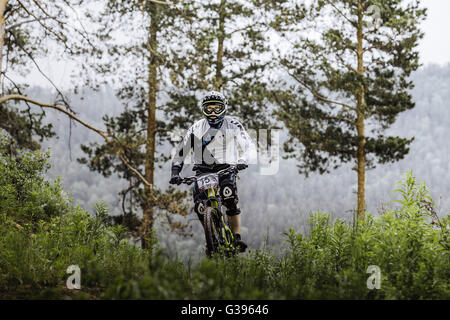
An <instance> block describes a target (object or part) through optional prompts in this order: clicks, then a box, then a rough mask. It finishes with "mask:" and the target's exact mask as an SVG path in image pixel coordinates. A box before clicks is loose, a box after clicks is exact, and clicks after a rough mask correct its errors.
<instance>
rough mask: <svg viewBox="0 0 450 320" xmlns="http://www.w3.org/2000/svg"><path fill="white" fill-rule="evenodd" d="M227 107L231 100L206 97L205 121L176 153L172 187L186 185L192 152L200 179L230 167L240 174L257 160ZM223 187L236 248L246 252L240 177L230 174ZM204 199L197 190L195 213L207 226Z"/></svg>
mask: <svg viewBox="0 0 450 320" xmlns="http://www.w3.org/2000/svg"><path fill="white" fill-rule="evenodd" d="M227 107H228V101H227V99H226V98H225V97H224V96H223V95H222V94H221V93H219V92H217V91H211V92H210V93H208V94H206V95H205V96H204V97H203V100H202V105H201V108H202V113H203V115H204V117H205V118H204V119H201V120H199V121H197V122H196V123H194V124H193V125H192V126H191V127H190V128H189V130H188V131H187V133H186V135H185V136H184V138H183V140H182V141H181V143H180V144H179V146H178V148H177V149H176V153H175V156H174V158H173V160H172V176H171V179H170V183H171V184H181V183H182V178H181V177H180V171H181V170H182V168H183V165H184V161H185V158H186V156H187V154H188V153H189V152H190V151H191V150H193V151H194V167H193V170H194V171H195V174H196V175H197V176H198V175H200V174H203V173H212V172H218V171H220V170H223V169H225V168H228V167H230V165H235V166H236V168H237V169H238V170H244V169H245V168H247V167H248V163H249V161H253V160H254V158H253V157H254V156H255V154H256V149H254V148H255V147H254V144H253V141H252V140H251V138H250V136H249V135H248V133H247V132H246V131H245V129H244V127H243V126H242V125H241V124H240V122H239V121H238V120H237V119H235V118H234V117H230V116H225V113H226V111H227ZM238 147H240V150H239V148H238ZM239 151H240V152H239ZM251 163H254V162H251ZM219 185H220V196H221V197H222V199H223V204H224V205H225V207H226V208H227V211H226V214H227V216H228V221H229V223H230V227H231V230H232V231H233V233H234V234H235V239H236V244H237V246H238V247H239V249H240V251H241V252H243V251H245V249H246V248H247V245H246V244H245V242H244V241H242V238H241V234H240V225H241V219H240V218H241V216H240V214H241V210H240V208H239V207H238V195H237V187H236V174H234V173H230V174H227V175H225V176H222V177H220V179H219ZM202 196H204V195H203V194H201V193H199V192H198V191H197V189H196V186H194V190H193V197H194V204H195V207H194V208H195V209H194V210H195V212H196V213H197V216H198V218H199V220H200V221H201V223H202V225H203V224H204V222H203V214H204V210H205V209H204V208H203V204H202V202H201V200H202ZM203 227H204V225H203Z"/></svg>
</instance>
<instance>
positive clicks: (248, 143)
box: [233, 120, 257, 164]
mask: <svg viewBox="0 0 450 320" xmlns="http://www.w3.org/2000/svg"><path fill="white" fill-rule="evenodd" d="M233 122H234V123H235V125H236V130H237V134H236V140H237V145H238V149H239V152H238V153H239V157H238V162H243V163H246V164H256V163H257V152H256V145H255V143H254V142H253V140H252V138H251V137H250V135H249V134H248V132H247V131H246V130H245V129H244V126H242V124H241V123H240V122H239V121H238V120H234V121H233Z"/></svg>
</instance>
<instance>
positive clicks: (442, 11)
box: [27, 0, 450, 87]
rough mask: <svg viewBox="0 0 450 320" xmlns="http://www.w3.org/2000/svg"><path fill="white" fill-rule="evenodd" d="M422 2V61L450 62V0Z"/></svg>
mask: <svg viewBox="0 0 450 320" xmlns="http://www.w3.org/2000/svg"><path fill="white" fill-rule="evenodd" d="M421 3H422V5H423V6H424V7H427V8H428V18H427V20H426V21H425V22H424V23H423V24H422V29H423V31H424V32H425V36H424V38H423V39H422V41H421V43H420V46H419V50H420V58H421V62H422V63H423V64H424V65H427V64H429V63H436V64H440V65H444V64H447V63H449V62H450V0H422V2H421ZM54 61H55V60H54V59H52V58H49V59H44V60H40V63H41V64H42V67H43V69H44V70H47V74H48V75H49V76H50V78H52V79H53V81H54V82H55V83H56V84H57V85H58V86H59V87H66V86H70V79H69V75H70V66H69V65H67V64H64V63H55V62H54ZM27 82H31V83H34V84H39V85H41V86H47V85H48V83H46V81H43V78H42V76H41V75H39V73H38V72H37V71H35V72H33V73H32V74H31V75H29V76H28V77H27Z"/></svg>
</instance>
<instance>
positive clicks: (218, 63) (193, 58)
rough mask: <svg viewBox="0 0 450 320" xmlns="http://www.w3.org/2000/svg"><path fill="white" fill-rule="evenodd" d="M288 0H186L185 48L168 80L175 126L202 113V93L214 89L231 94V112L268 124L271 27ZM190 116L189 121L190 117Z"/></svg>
mask: <svg viewBox="0 0 450 320" xmlns="http://www.w3.org/2000/svg"><path fill="white" fill-rule="evenodd" d="M284 2H286V1H277V2H276V3H272V1H260V0H252V1H237V0H210V1H184V2H183V3H184V6H185V10H186V13H189V14H186V16H187V17H188V18H189V19H186V23H185V25H184V30H185V31H184V34H185V37H183V38H182V39H183V41H184V48H183V49H182V50H181V49H180V52H179V54H178V57H177V59H176V60H175V62H174V63H173V64H172V73H171V77H170V78H169V79H170V81H169V82H168V83H167V87H170V88H172V90H171V91H170V93H169V95H170V98H171V100H170V102H168V103H167V104H166V114H167V115H169V116H170V117H171V119H172V121H171V123H170V125H169V128H170V129H171V128H174V127H180V126H181V127H182V128H184V127H185V125H186V123H192V122H193V121H195V120H198V119H199V118H201V112H200V108H199V106H200V101H199V100H200V99H201V97H202V95H203V94H204V93H206V92H207V91H210V90H217V91H221V92H222V93H223V94H224V95H225V96H226V97H227V99H228V100H229V104H230V110H229V112H230V114H232V115H236V116H238V117H239V118H240V119H242V121H243V123H245V125H246V126H248V127H250V128H255V129H256V128H265V129H266V128H268V127H269V125H270V124H271V122H272V121H271V119H270V117H268V115H269V109H270V101H269V100H268V96H269V92H270V90H269V88H268V82H267V78H268V75H269V74H270V70H271V68H272V67H273V65H272V60H271V59H270V58H268V53H269V52H270V50H271V48H270V39H269V33H268V32H269V31H270V30H271V29H270V23H271V21H272V20H271V19H272V17H273V15H274V13H275V12H276V10H277V9H278V8H279V7H280V6H281V4H282V3H284ZM186 120H188V121H186Z"/></svg>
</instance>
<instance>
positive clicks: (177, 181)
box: [169, 167, 183, 185]
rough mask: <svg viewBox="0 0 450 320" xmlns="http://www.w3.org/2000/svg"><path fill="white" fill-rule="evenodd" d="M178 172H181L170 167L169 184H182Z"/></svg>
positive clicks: (179, 169) (177, 168)
mask: <svg viewBox="0 0 450 320" xmlns="http://www.w3.org/2000/svg"><path fill="white" fill-rule="evenodd" d="M180 171H181V168H179V167H172V176H171V178H170V181H169V183H170V184H178V185H180V184H181V183H182V182H183V179H181V177H180Z"/></svg>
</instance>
